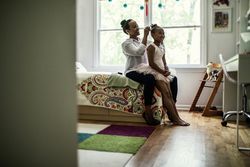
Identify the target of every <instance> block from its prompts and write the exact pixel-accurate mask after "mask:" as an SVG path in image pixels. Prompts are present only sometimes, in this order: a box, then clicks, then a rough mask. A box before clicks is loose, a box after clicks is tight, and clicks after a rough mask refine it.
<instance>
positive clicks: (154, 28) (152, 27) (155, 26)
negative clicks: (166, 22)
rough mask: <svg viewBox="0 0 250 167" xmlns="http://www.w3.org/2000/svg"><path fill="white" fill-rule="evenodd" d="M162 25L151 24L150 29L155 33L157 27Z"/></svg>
mask: <svg viewBox="0 0 250 167" xmlns="http://www.w3.org/2000/svg"><path fill="white" fill-rule="evenodd" d="M160 28H161V27H160V26H158V25H157V24H151V25H150V30H151V33H155V30H156V29H160Z"/></svg>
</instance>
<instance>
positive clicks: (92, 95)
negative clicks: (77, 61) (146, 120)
mask: <svg viewBox="0 0 250 167" xmlns="http://www.w3.org/2000/svg"><path fill="white" fill-rule="evenodd" d="M110 75H111V74H108V73H104V74H101V73H99V74H98V73H88V74H85V75H84V74H77V95H78V105H88V106H96V107H105V108H109V109H113V110H117V111H122V112H129V113H134V114H141V113H142V112H143V111H144V100H143V99H144V97H143V87H142V86H140V87H139V88H138V89H132V88H129V87H121V88H114V87H109V86H108V84H107V82H108V78H109V77H110ZM153 103H154V104H153V105H152V110H153V111H154V113H155V114H157V115H158V116H160V115H161V112H162V102H161V95H160V93H159V92H157V91H155V93H154V99H153Z"/></svg>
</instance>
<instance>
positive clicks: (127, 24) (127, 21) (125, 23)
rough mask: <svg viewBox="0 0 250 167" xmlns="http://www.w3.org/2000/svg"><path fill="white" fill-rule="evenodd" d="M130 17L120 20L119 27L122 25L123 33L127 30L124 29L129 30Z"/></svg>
mask: <svg viewBox="0 0 250 167" xmlns="http://www.w3.org/2000/svg"><path fill="white" fill-rule="evenodd" d="M131 20H132V19H128V20H125V19H124V20H122V21H121V23H120V24H121V27H122V29H123V32H124V33H125V34H128V33H127V31H126V30H129V22H130V21H131Z"/></svg>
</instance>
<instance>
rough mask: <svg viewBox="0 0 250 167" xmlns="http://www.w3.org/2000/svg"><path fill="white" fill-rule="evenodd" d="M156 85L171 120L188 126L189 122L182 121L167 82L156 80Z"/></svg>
mask: <svg viewBox="0 0 250 167" xmlns="http://www.w3.org/2000/svg"><path fill="white" fill-rule="evenodd" d="M156 87H157V89H159V90H160V92H161V95H162V102H163V107H164V108H166V109H167V115H168V118H169V120H170V121H171V122H173V123H174V124H176V125H180V126H189V125H190V124H189V123H187V122H185V121H183V120H182V119H181V118H180V116H179V114H178V112H177V109H176V106H175V103H174V100H173V97H172V94H171V89H170V85H169V83H165V82H164V81H161V80H157V81H156Z"/></svg>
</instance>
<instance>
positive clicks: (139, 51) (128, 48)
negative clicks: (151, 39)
mask: <svg viewBox="0 0 250 167" xmlns="http://www.w3.org/2000/svg"><path fill="white" fill-rule="evenodd" d="M145 49H146V45H144V44H140V45H139V46H136V45H135V44H134V43H133V42H132V40H128V41H125V42H123V43H122V50H123V52H124V53H125V54H126V55H129V56H144V53H145Z"/></svg>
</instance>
